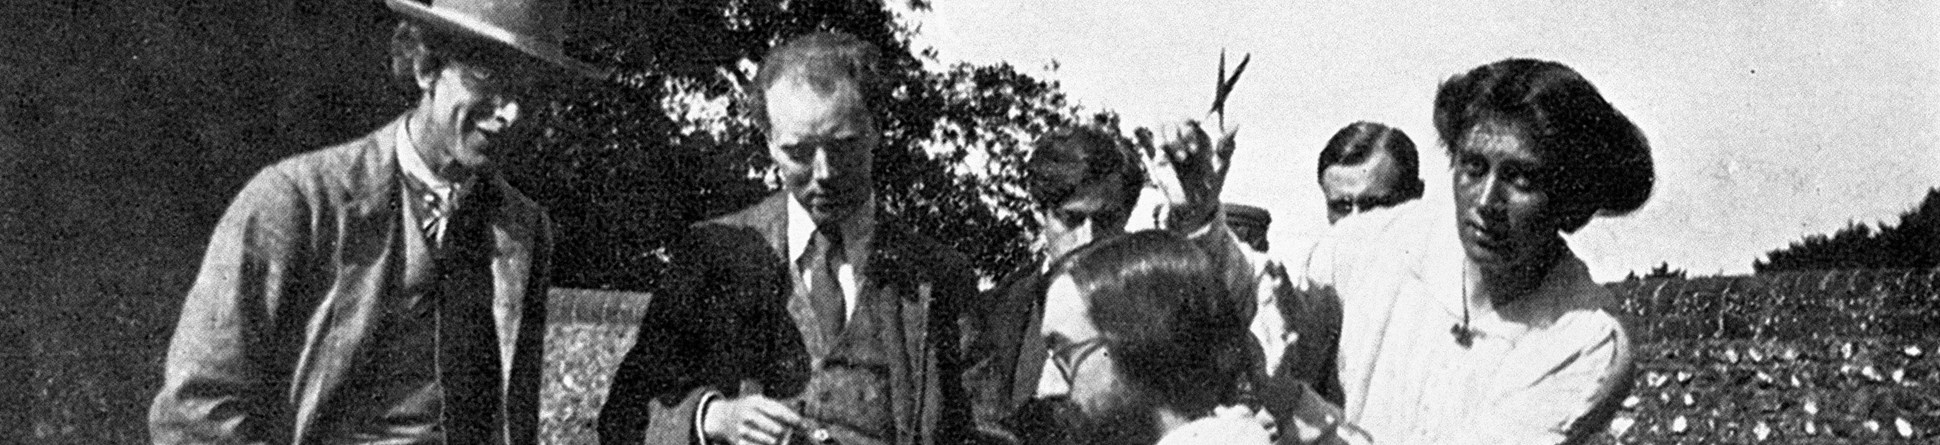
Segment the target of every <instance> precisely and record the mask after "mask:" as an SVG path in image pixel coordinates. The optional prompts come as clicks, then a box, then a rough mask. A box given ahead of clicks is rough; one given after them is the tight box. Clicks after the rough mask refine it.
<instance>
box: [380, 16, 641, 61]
mask: <svg viewBox="0 0 1940 445" xmlns="http://www.w3.org/2000/svg"><path fill="white" fill-rule="evenodd" d="M551 3H552V2H548V1H545V0H433V1H432V2H431V3H430V4H425V3H420V2H418V1H417V0H384V4H385V5H387V6H390V7H391V9H392V10H395V11H397V12H399V13H401V14H404V16H405V17H407V18H410V19H412V20H416V21H418V22H419V23H424V24H426V25H430V26H432V27H434V28H436V29H437V30H439V31H443V32H446V33H450V34H453V35H457V36H461V37H470V38H476V39H483V40H485V41H490V42H493V43H497V44H501V45H505V46H506V47H510V48H512V49H515V50H518V51H519V52H521V53H525V54H526V55H530V56H532V57H536V58H538V59H540V60H544V61H546V62H549V63H552V64H553V65H555V66H558V67H560V68H564V69H565V70H566V71H570V72H572V73H573V74H578V75H581V76H586V77H591V78H595V79H603V78H606V77H607V75H608V72H607V70H605V69H602V68H600V67H597V66H593V65H592V64H588V63H586V62H584V61H580V60H579V59H574V58H572V57H568V56H566V52H565V51H564V50H562V49H561V47H560V41H561V40H562V37H561V36H562V35H563V34H564V29H563V28H562V27H561V26H562V25H561V24H560V22H559V17H558V16H556V15H555V14H558V13H559V9H558V6H557V5H553V4H551Z"/></svg>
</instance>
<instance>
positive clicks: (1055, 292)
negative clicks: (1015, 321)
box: [1040, 275, 1127, 415]
mask: <svg viewBox="0 0 1940 445" xmlns="http://www.w3.org/2000/svg"><path fill="white" fill-rule="evenodd" d="M1040 334H1042V335H1043V336H1044V345H1045V347H1046V348H1049V349H1050V351H1049V352H1050V358H1051V363H1052V365H1054V366H1056V367H1057V369H1058V373H1059V375H1060V376H1061V377H1063V383H1064V384H1065V385H1064V386H1065V387H1064V388H1063V390H1064V392H1063V393H1062V394H1060V393H1058V392H1057V391H1056V390H1052V391H1050V392H1051V393H1050V394H1040V395H1041V396H1047V397H1053V396H1060V395H1062V396H1068V397H1070V399H1071V401H1072V402H1075V403H1077V405H1078V407H1079V408H1080V409H1081V410H1082V411H1083V412H1085V413H1086V414H1087V415H1091V414H1097V413H1103V412H1106V411H1110V410H1112V409H1115V408H1118V405H1120V404H1122V403H1124V402H1125V401H1126V397H1125V396H1126V394H1125V393H1126V392H1127V390H1126V387H1125V385H1124V382H1122V381H1121V379H1120V378H1119V376H1118V371H1117V366H1116V365H1115V364H1114V363H1113V362H1112V359H1111V351H1110V350H1109V349H1107V348H1106V347H1105V345H1104V338H1103V336H1102V335H1101V333H1100V332H1099V331H1098V327H1097V325H1096V324H1094V323H1092V321H1091V315H1090V305H1089V303H1088V302H1087V301H1086V298H1085V296H1084V295H1083V294H1082V292H1081V291H1080V290H1079V289H1078V285H1077V283H1076V282H1074V281H1072V280H1071V277H1070V276H1068V275H1063V276H1059V277H1057V278H1056V279H1054V280H1052V281H1051V284H1050V286H1049V287H1047V288H1045V307H1044V325H1043V326H1042V328H1041V332H1040Z"/></svg>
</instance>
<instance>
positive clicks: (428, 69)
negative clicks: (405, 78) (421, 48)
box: [411, 54, 445, 93]
mask: <svg viewBox="0 0 1940 445" xmlns="http://www.w3.org/2000/svg"><path fill="white" fill-rule="evenodd" d="M444 68H445V64H444V61H443V60H438V58H437V57H436V56H433V55H431V54H422V55H419V56H418V57H414V58H412V60H411V78H412V79H413V80H416V81H417V84H418V91H422V92H425V93H429V92H431V87H433V86H436V85H437V84H438V77H439V76H440V75H441V74H443V73H444Z"/></svg>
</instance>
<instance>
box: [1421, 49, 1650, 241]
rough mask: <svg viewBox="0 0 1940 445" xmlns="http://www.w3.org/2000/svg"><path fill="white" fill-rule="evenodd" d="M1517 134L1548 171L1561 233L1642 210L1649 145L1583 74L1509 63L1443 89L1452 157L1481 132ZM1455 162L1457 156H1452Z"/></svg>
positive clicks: (1441, 125) (1440, 111) (1545, 185)
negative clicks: (1486, 128) (1487, 127)
mask: <svg viewBox="0 0 1940 445" xmlns="http://www.w3.org/2000/svg"><path fill="white" fill-rule="evenodd" d="M1488 123H1494V124H1496V125H1504V126H1505V127H1507V128H1509V129H1511V130H1513V131H1516V132H1518V133H1519V134H1520V135H1521V136H1523V137H1524V138H1526V140H1527V141H1528V142H1529V143H1530V144H1532V145H1534V147H1532V148H1533V150H1534V151H1535V152H1536V155H1537V156H1539V157H1541V158H1542V159H1543V161H1544V162H1545V163H1546V164H1548V165H1549V169H1548V172H1546V173H1545V174H1540V175H1537V178H1538V181H1540V182H1539V185H1540V186H1541V187H1542V189H1543V190H1545V191H1546V192H1547V193H1549V194H1550V196H1551V198H1552V199H1556V200H1558V203H1559V204H1560V207H1557V210H1556V211H1555V212H1554V213H1552V214H1551V217H1552V218H1561V219H1560V220H1558V221H1555V222H1556V223H1557V227H1558V228H1561V229H1562V230H1563V231H1564V232H1575V231H1576V230H1577V229H1580V228H1582V227H1583V225H1584V224H1588V223H1589V222H1590V218H1591V217H1593V216H1596V215H1622V214H1625V213H1629V212H1631V211H1634V210H1636V209H1637V208H1638V207H1642V206H1643V205H1644V202H1645V201H1648V200H1649V199H1650V193H1651V187H1652V184H1653V183H1654V182H1656V176H1655V175H1656V173H1655V171H1654V169H1653V167H1652V163H1651V156H1650V142H1649V141H1648V140H1646V139H1645V138H1644V133H1643V131H1642V130H1639V129H1638V128H1637V126H1636V125H1635V124H1632V123H1631V122H1630V119H1629V118H1626V117H1624V115H1623V113H1622V112H1618V111H1617V109H1616V107H1614V106H1611V105H1610V103H1609V102H1607V101H1605V100H1604V99H1603V96H1602V95H1601V94H1598V93H1597V90H1596V86H1594V85H1591V84H1590V81H1589V80H1588V79H1584V78H1583V75H1582V74H1578V73H1577V72H1576V70H1573V69H1570V68H1569V67H1568V66H1564V65H1563V64H1561V63H1556V62H1551V61H1545V60H1533V59H1505V60H1502V61H1499V62H1495V63H1491V64H1487V65H1482V66H1479V67H1476V68H1475V69H1473V70H1470V71H1469V72H1467V73H1464V74H1460V75H1457V76H1455V77H1451V78H1449V79H1448V81H1446V82H1442V84H1441V89H1440V91H1438V92H1436V93H1435V131H1436V132H1438V133H1440V136H1441V139H1442V141H1443V142H1444V143H1445V144H1446V145H1447V146H1448V149H1449V151H1450V154H1453V152H1454V150H1455V148H1456V147H1457V145H1456V144H1460V143H1462V142H1463V141H1462V139H1463V138H1464V137H1467V136H1468V135H1469V132H1470V131H1471V130H1473V129H1474V128H1475V127H1476V126H1478V125H1482V124H1488ZM1451 158H1453V156H1451Z"/></svg>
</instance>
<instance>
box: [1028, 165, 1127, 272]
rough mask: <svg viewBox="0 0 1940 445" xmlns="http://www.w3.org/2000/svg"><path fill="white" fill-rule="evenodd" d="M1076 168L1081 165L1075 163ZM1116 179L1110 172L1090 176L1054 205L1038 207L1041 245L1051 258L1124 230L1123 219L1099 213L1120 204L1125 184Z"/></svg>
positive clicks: (1114, 209) (1113, 209) (1114, 210)
mask: <svg viewBox="0 0 1940 445" xmlns="http://www.w3.org/2000/svg"><path fill="white" fill-rule="evenodd" d="M1079 167H1080V168H1082V167H1083V165H1082V164H1079ZM1117 178H1118V177H1117V176H1116V175H1110V176H1107V177H1104V178H1096V179H1093V180H1092V181H1091V182H1089V183H1086V184H1084V185H1081V186H1078V189H1077V190H1075V191H1073V192H1072V193H1071V196H1070V197H1067V198H1065V199H1064V201H1063V202H1062V203H1060V205H1058V207H1056V208H1051V209H1039V210H1038V221H1039V222H1040V223H1041V227H1042V229H1043V230H1044V238H1045V241H1046V244H1047V246H1045V247H1046V250H1048V251H1049V253H1050V254H1051V255H1052V256H1053V257H1056V256H1061V255H1063V254H1065V253H1067V252H1070V251H1072V250H1076V249H1077V248H1079V247H1083V246H1084V245H1085V244H1090V243H1091V242H1092V241H1093V240H1096V239H1098V238H1099V237H1100V236H1104V235H1106V234H1112V233H1118V232H1123V231H1124V229H1125V227H1124V222H1123V221H1105V220H1103V219H1100V218H1101V217H1102V215H1100V214H1102V213H1108V212H1117V211H1119V210H1120V209H1119V207H1121V206H1123V203H1124V195H1125V191H1124V188H1125V187H1124V183H1123V181H1122V180H1119V179H1117ZM1105 225H1111V226H1112V227H1106V226H1105Z"/></svg>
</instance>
